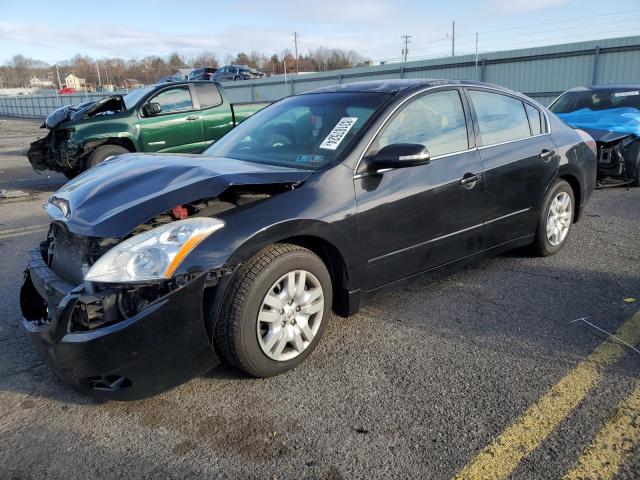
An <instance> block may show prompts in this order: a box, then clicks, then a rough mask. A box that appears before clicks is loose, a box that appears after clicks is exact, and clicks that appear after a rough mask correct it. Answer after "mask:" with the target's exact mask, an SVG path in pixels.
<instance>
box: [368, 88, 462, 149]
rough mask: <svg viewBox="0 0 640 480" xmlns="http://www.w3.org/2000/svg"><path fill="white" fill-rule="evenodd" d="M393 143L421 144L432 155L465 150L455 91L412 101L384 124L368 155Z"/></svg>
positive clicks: (459, 100)
mask: <svg viewBox="0 0 640 480" xmlns="http://www.w3.org/2000/svg"><path fill="white" fill-rule="evenodd" d="M394 143H416V144H421V145H424V146H426V147H427V150H428V151H429V155H431V157H437V156H439V155H445V154H447V153H454V152H460V151H463V150H467V149H468V148H469V139H468V137H467V125H466V122H465V117H464V109H463V108H462V101H461V99H460V94H459V93H458V91H457V90H445V91H442V92H436V93H430V94H427V95H424V96H423V97H420V98H418V99H416V100H413V101H412V102H411V103H409V104H408V105H407V106H405V107H404V108H403V109H402V110H401V111H400V112H399V113H398V114H397V115H396V116H395V117H394V118H393V119H392V120H391V122H390V123H389V124H387V126H386V127H385V128H384V130H383V131H382V133H381V134H380V135H379V137H378V139H377V141H376V142H375V143H374V145H373V146H372V148H373V151H369V152H368V153H367V155H372V154H375V152H377V151H378V150H379V149H381V148H383V147H386V146H387V145H391V144H394Z"/></svg>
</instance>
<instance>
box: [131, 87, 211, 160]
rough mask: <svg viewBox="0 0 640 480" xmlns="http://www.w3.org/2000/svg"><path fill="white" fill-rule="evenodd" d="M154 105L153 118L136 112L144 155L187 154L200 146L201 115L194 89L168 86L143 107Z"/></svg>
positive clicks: (203, 142) (201, 139)
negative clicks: (138, 117) (157, 107)
mask: <svg viewBox="0 0 640 480" xmlns="http://www.w3.org/2000/svg"><path fill="white" fill-rule="evenodd" d="M150 103H158V104H159V105H160V107H161V109H162V111H161V112H160V113H159V114H157V115H147V114H145V113H144V105H143V106H142V107H141V109H140V133H141V136H142V142H143V144H144V151H145V152H179V153H190V152H194V151H197V150H199V149H201V148H203V147H204V145H205V141H204V131H203V126H202V115H201V111H200V105H199V103H198V99H197V96H196V95H195V90H194V91H192V89H191V88H190V86H189V85H176V86H173V87H168V88H165V89H163V90H161V91H160V92H158V93H156V94H155V95H153V96H152V97H151V98H150V99H149V100H147V102H145V104H150Z"/></svg>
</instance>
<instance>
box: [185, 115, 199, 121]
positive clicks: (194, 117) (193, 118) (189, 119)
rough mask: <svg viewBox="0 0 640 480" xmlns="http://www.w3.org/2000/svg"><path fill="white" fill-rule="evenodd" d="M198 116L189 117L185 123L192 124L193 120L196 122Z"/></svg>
mask: <svg viewBox="0 0 640 480" xmlns="http://www.w3.org/2000/svg"><path fill="white" fill-rule="evenodd" d="M197 119H198V116H197V115H190V116H188V117H187V122H193V121H194V120H197Z"/></svg>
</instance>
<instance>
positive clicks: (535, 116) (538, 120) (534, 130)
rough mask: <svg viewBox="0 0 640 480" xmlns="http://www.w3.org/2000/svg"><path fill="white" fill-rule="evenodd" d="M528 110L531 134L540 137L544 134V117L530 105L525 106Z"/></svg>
mask: <svg viewBox="0 0 640 480" xmlns="http://www.w3.org/2000/svg"><path fill="white" fill-rule="evenodd" d="M525 107H526V108H527V116H528V117H529V124H530V125H531V134H532V135H540V134H541V133H542V115H541V114H540V110H538V109H537V108H535V107H532V106H531V105H529V104H528V103H527V104H525Z"/></svg>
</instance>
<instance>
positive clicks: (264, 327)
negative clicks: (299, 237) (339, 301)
mask: <svg viewBox="0 0 640 480" xmlns="http://www.w3.org/2000/svg"><path fill="white" fill-rule="evenodd" d="M331 304H332V286H331V277H330V275H329V272H328V271H327V268H326V266H325V265H324V263H323V261H322V260H321V259H320V258H319V257H318V256H317V255H315V254H314V253H313V252H311V251H309V250H307V249H305V248H302V247H299V246H297V245H291V244H278V245H273V246H270V247H267V248H266V249H264V250H262V251H261V252H260V253H258V254H257V255H256V256H255V257H254V258H253V259H251V260H250V261H249V262H248V263H247V264H245V265H242V266H241V267H240V269H239V270H238V271H237V272H236V274H235V275H234V278H233V279H232V280H231V283H230V285H229V287H228V288H227V291H226V294H225V298H224V301H223V306H222V309H221V312H220V317H219V319H218V322H217V324H216V326H215V330H214V345H215V348H216V351H217V352H218V353H219V354H220V355H221V356H222V357H223V358H224V359H225V360H227V361H228V362H229V363H231V364H232V365H234V366H235V367H236V368H238V369H240V370H242V371H244V372H246V373H248V374H250V375H253V376H256V377H270V376H273V375H278V374H281V373H284V372H286V371H287V370H291V369H292V368H295V367H296V366H298V365H299V364H300V363H302V362H303V361H304V359H305V358H307V357H308V356H309V355H310V354H311V352H312V351H313V350H314V349H315V347H316V345H317V344H318V342H319V341H320V338H321V337H322V334H323V333H324V329H325V327H326V324H327V322H328V321H329V317H330V315H331Z"/></svg>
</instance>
